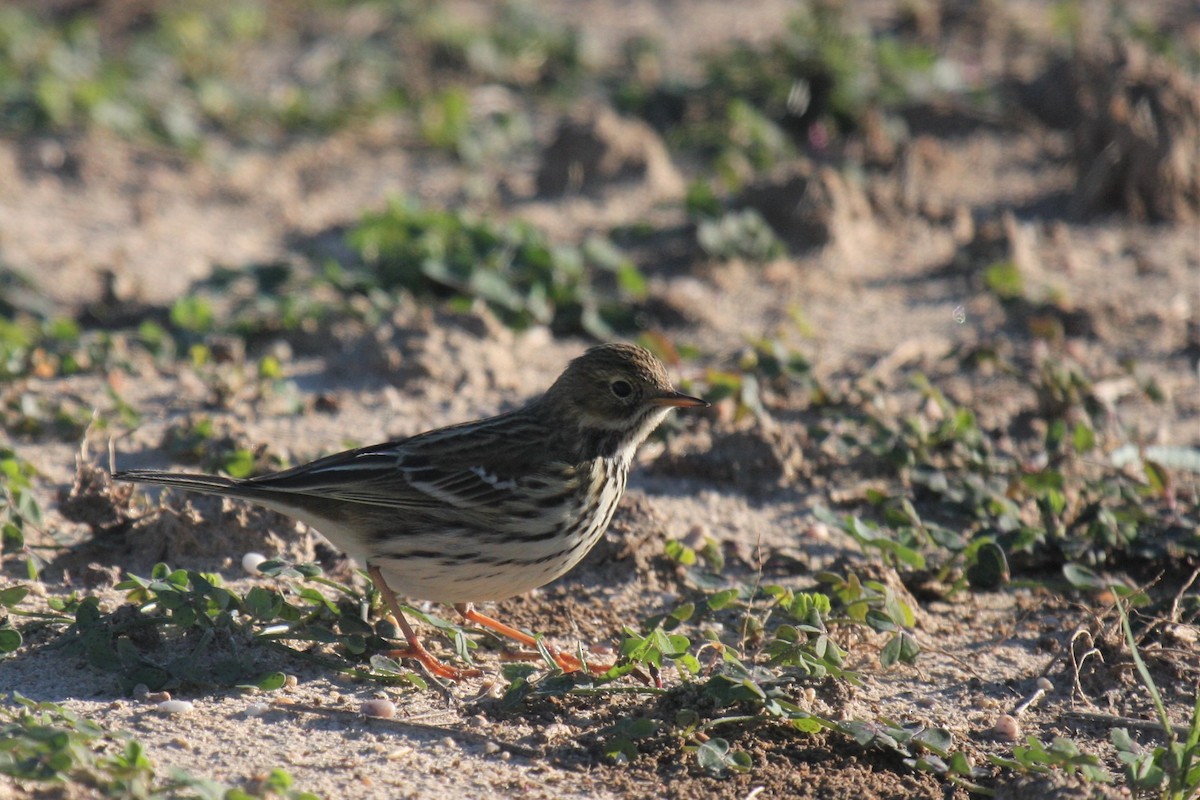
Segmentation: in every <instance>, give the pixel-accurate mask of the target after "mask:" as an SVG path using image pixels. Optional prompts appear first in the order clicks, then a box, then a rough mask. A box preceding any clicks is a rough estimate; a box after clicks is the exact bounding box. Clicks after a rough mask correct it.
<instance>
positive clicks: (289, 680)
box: [283, 675, 300, 689]
mask: <svg viewBox="0 0 1200 800" xmlns="http://www.w3.org/2000/svg"><path fill="white" fill-rule="evenodd" d="M299 684H300V681H299V680H297V679H296V676H295V675H284V676H283V688H285V689H295V688H296V687H297V686H298V685H299Z"/></svg>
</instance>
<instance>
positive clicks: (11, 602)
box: [0, 586, 29, 608]
mask: <svg viewBox="0 0 1200 800" xmlns="http://www.w3.org/2000/svg"><path fill="white" fill-rule="evenodd" d="M28 594H29V587H28V586H10V587H8V588H7V589H0V606H4V607H6V608H13V607H14V606H16V605H18V604H19V603H20V602H21V601H22V600H24V599H25V596H26V595H28Z"/></svg>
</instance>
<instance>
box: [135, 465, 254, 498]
mask: <svg viewBox="0 0 1200 800" xmlns="http://www.w3.org/2000/svg"><path fill="white" fill-rule="evenodd" d="M113 480H116V481H128V482H130V483H157V484H160V485H162V486H175V487H178V488H180V489H187V490H189V491H192V492H200V493H202V494H220V495H226V496H228V497H247V496H250V495H251V494H252V493H251V492H250V491H249V490H247V489H246V488H244V487H242V486H240V485H239V482H238V481H235V480H233V479H232V478H222V477H221V476H219V475H197V474H193V473H188V472H163V471H161V470H157V469H128V470H118V471H117V472H114V473H113Z"/></svg>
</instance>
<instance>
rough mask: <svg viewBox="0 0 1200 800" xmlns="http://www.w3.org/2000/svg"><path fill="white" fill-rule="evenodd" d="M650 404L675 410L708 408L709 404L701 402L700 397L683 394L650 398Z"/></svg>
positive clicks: (675, 393) (664, 394)
mask: <svg viewBox="0 0 1200 800" xmlns="http://www.w3.org/2000/svg"><path fill="white" fill-rule="evenodd" d="M650 402H651V403H653V404H654V405H656V406H672V407H674V408H696V407H697V406H707V405H708V403H707V402H706V401H704V400H701V399H700V398H699V397H691V396H690V395H686V394H683V393H682V392H665V393H663V394H660V395H658V396H657V397H652V398H650Z"/></svg>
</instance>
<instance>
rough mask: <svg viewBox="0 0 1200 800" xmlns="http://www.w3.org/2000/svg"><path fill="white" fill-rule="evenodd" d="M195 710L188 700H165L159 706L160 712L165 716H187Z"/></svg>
mask: <svg viewBox="0 0 1200 800" xmlns="http://www.w3.org/2000/svg"><path fill="white" fill-rule="evenodd" d="M193 708H195V706H193V705H192V704H191V702H190V701H188V700H164V701H162V702H161V703H159V704H158V710H159V711H161V712H163V713H164V714H186V713H188V712H189V711H191V710H192V709H193Z"/></svg>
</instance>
